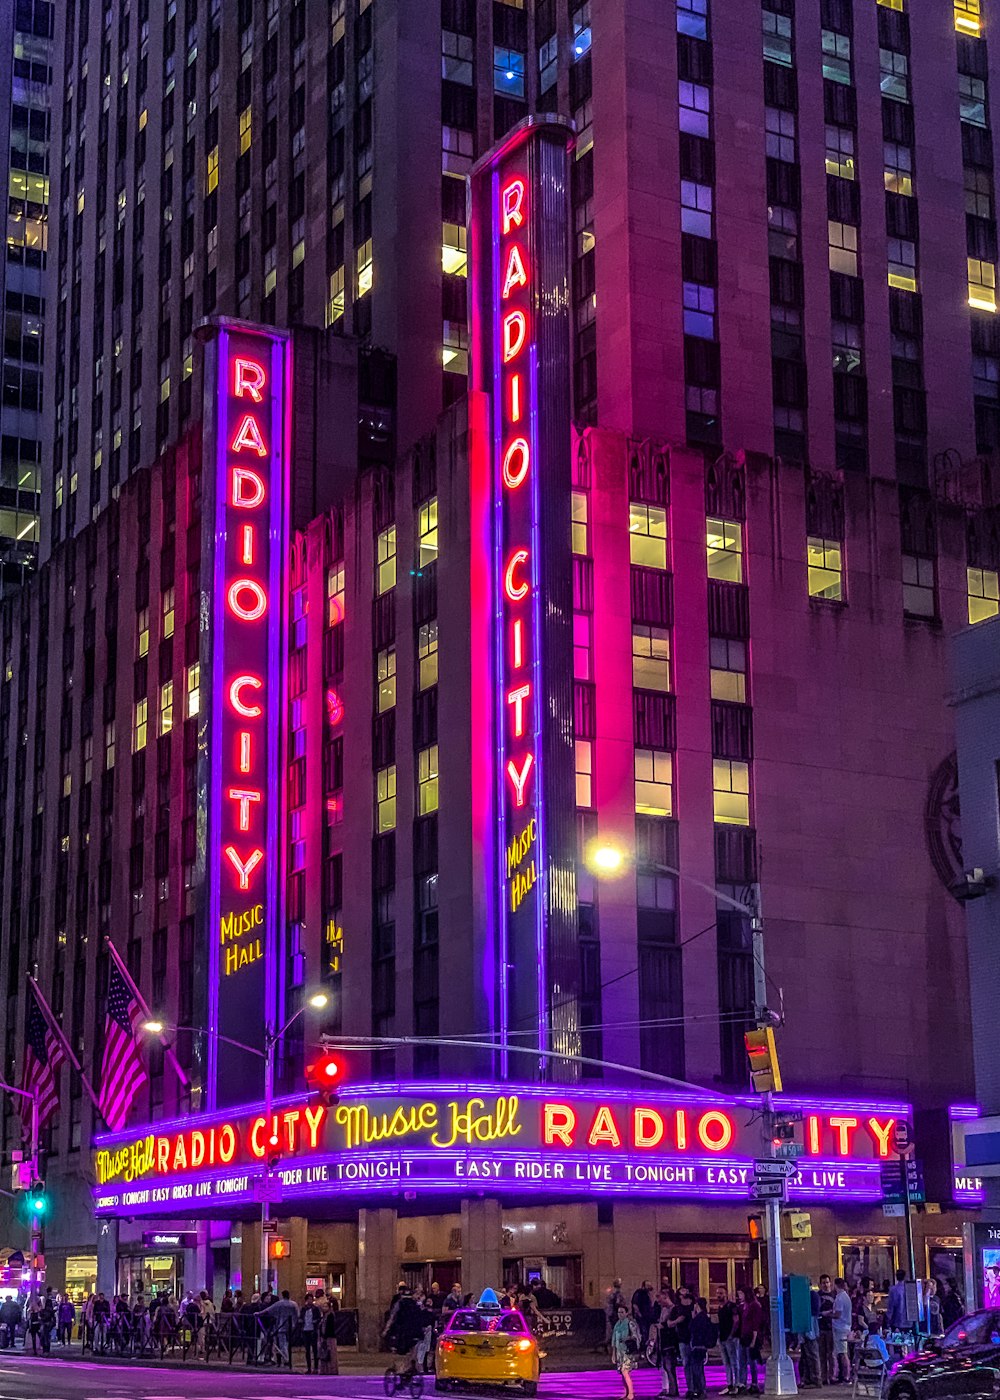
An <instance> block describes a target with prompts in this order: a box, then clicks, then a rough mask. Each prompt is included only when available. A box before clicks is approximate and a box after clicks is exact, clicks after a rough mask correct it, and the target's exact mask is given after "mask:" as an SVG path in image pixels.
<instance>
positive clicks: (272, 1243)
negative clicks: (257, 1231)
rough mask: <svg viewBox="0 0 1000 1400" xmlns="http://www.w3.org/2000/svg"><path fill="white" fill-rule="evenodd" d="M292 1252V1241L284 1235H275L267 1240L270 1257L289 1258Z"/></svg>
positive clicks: (268, 1255)
mask: <svg viewBox="0 0 1000 1400" xmlns="http://www.w3.org/2000/svg"><path fill="white" fill-rule="evenodd" d="M291 1253H292V1242H291V1240H289V1239H286V1238H285V1236H284V1235H274V1236H272V1238H271V1239H269V1240H268V1242H267V1257H268V1259H288V1258H290V1257H291Z"/></svg>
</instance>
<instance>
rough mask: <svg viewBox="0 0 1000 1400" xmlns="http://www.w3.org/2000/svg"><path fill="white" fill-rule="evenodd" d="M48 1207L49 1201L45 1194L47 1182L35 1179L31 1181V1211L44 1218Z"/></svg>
mask: <svg viewBox="0 0 1000 1400" xmlns="http://www.w3.org/2000/svg"><path fill="white" fill-rule="evenodd" d="M48 1208H49V1201H48V1197H47V1196H46V1194H45V1182H44V1181H33V1182H32V1183H31V1190H30V1191H29V1192H28V1209H29V1210H30V1211H31V1213H32V1215H37V1216H40V1217H41V1218H42V1219H44V1218H45V1215H46V1212H47V1211H48Z"/></svg>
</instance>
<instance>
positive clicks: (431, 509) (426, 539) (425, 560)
mask: <svg viewBox="0 0 1000 1400" xmlns="http://www.w3.org/2000/svg"><path fill="white" fill-rule="evenodd" d="M417 541H418V564H419V567H420V568H421V569H422V568H423V567H424V565H425V564H433V562H434V560H435V559H436V558H437V557H438V499H437V496H432V497H431V498H430V500H429V501H425V502H424V503H423V505H422V506H421V507H420V509H419V511H418V512H417Z"/></svg>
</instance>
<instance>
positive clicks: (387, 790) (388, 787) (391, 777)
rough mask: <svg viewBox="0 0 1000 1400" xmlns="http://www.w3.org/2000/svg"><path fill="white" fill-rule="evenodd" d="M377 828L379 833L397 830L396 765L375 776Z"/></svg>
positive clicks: (392, 764) (382, 770)
mask: <svg viewBox="0 0 1000 1400" xmlns="http://www.w3.org/2000/svg"><path fill="white" fill-rule="evenodd" d="M375 827H376V830H377V831H380V832H382V831H395V829H396V765H395V764H394V763H390V764H389V766H388V768H380V769H379V770H378V773H377V774H376V775H375Z"/></svg>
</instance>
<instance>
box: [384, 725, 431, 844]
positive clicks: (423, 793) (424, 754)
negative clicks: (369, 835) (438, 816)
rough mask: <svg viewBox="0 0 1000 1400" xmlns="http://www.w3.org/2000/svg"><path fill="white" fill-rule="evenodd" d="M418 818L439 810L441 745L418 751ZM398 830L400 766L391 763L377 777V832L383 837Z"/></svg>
mask: <svg viewBox="0 0 1000 1400" xmlns="http://www.w3.org/2000/svg"><path fill="white" fill-rule="evenodd" d="M416 779H417V794H416V795H417V815H418V816H420V817H426V816H429V815H430V813H431V812H436V811H437V810H438V746H437V744H428V745H427V747H426V748H423V749H418V750H417V772H416ZM395 829H396V765H395V764H394V763H389V764H387V765H386V766H385V767H384V768H379V769H378V770H377V772H376V774H375V830H376V831H377V832H378V834H379V835H380V836H381V835H383V834H384V833H385V832H387V831H395Z"/></svg>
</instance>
